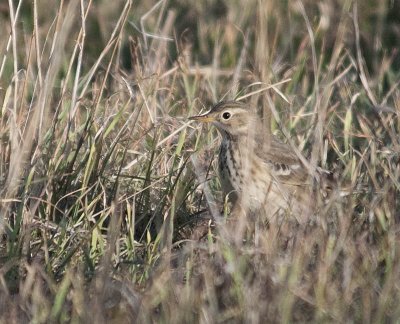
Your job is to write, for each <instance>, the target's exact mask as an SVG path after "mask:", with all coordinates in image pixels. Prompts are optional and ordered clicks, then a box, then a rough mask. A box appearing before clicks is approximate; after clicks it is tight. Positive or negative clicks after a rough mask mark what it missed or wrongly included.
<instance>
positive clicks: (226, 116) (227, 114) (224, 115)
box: [222, 111, 232, 120]
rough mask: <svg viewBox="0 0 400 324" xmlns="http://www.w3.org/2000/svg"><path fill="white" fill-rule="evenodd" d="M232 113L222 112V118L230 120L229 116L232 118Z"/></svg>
mask: <svg viewBox="0 0 400 324" xmlns="http://www.w3.org/2000/svg"><path fill="white" fill-rule="evenodd" d="M231 116H232V115H231V113H230V112H227V111H225V112H224V113H223V114H222V118H223V119H225V120H228V119H229V118H231Z"/></svg>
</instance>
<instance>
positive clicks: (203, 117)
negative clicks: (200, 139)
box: [189, 113, 215, 123]
mask: <svg viewBox="0 0 400 324" xmlns="http://www.w3.org/2000/svg"><path fill="white" fill-rule="evenodd" d="M189 120H195V121H199V122H202V123H212V122H213V121H215V118H214V117H213V116H210V115H209V114H208V113H205V114H203V115H198V116H192V117H189Z"/></svg>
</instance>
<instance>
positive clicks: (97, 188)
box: [0, 0, 400, 323]
mask: <svg viewBox="0 0 400 324" xmlns="http://www.w3.org/2000/svg"><path fill="white" fill-rule="evenodd" d="M57 5H58V7H50V6H49V4H48V3H46V2H44V1H33V2H23V1H19V2H15V1H9V2H8V6H7V5H5V4H4V5H1V6H0V15H1V17H0V27H1V30H3V37H2V38H1V40H0V53H1V55H0V106H1V111H0V139H1V141H0V192H1V197H0V231H1V241H0V318H1V320H2V321H3V322H5V321H7V322H9V321H13V322H27V321H29V322H35V323H47V322H49V321H53V322H92V321H96V322H115V323H119V322H123V321H131V322H134V321H137V322H139V321H140V322H159V321H160V322H173V323H178V322H228V321H229V322H252V323H258V322H266V321H268V322H275V321H279V322H295V321H301V322H305V321H315V322H366V323H368V322H391V321H396V320H398V319H399V318H400V307H399V305H400V303H399V301H400V298H399V293H400V287H399V279H400V269H399V266H400V264H399V260H400V255H399V247H400V246H399V237H398V231H399V219H400V213H399V208H400V206H399V199H398V195H399V186H400V185H399V172H400V170H399V147H400V146H399V135H398V133H399V118H398V116H399V110H400V107H399V102H400V101H399V98H400V97H399V95H400V92H399V90H398V83H399V70H398V69H399V64H398V62H399V54H398V45H399V36H398V33H397V34H396V31H398V27H399V23H400V22H399V18H398V17H397V16H396V15H393V14H392V12H393V11H395V10H396V8H398V7H399V4H398V2H397V1H387V2H379V3H376V4H375V3H373V2H370V3H364V2H363V3H358V4H357V3H355V2H353V1H345V0H343V1H339V0H338V1H333V2H332V1H320V2H319V3H318V4H315V3H314V2H313V1H302V2H301V1H295V2H282V1H275V0H258V1H255V0H254V1H253V0H249V1H229V2H228V1H220V0H207V1H203V2H195V3H191V4H189V3H188V2H186V1H180V0H175V1H172V0H171V1H158V2H156V1H142V2H132V1H113V2H112V4H111V2H108V1H78V0H71V1H60V2H59V3H57ZM282 81H284V82H282ZM271 85H272V86H271ZM266 88H269V90H265V89H266ZM238 97H246V99H244V100H247V101H248V102H250V103H252V104H255V105H257V106H258V107H260V113H261V114H262V115H263V116H264V120H265V121H266V122H265V131H266V132H273V133H274V134H276V135H277V136H279V137H281V138H282V139H283V140H284V141H286V142H289V143H290V144H291V145H292V146H293V147H294V148H295V149H298V151H299V152H301V154H302V155H303V156H306V157H307V159H306V161H309V163H310V165H311V167H314V168H315V167H316V166H317V165H318V166H322V167H324V168H328V169H332V170H334V171H335V172H336V173H337V175H338V179H339V183H341V184H344V183H346V184H350V188H352V190H353V193H352V194H351V195H350V196H349V197H346V198H343V197H336V198H335V199H333V200H332V202H331V203H330V204H328V205H325V206H322V207H321V208H320V210H319V213H318V217H317V220H316V222H315V224H313V225H312V226H311V225H310V226H307V227H295V228H293V226H291V222H290V221H288V222H287V223H286V222H283V223H282V224H270V226H269V227H268V228H264V227H258V226H255V227H254V226H252V227H253V229H254V228H255V229H254V231H253V232H251V233H248V236H247V240H246V241H244V242H243V243H241V244H233V243H232V241H233V237H234V236H235V235H236V233H235V232H232V231H231V230H230V225H229V223H230V218H229V215H228V214H229V213H228V211H225V212H222V213H221V211H222V210H223V198H224V197H222V195H221V192H220V185H219V182H218V179H217V177H216V173H215V166H214V165H215V164H214V162H213V160H214V156H215V154H214V153H215V151H216V147H217V146H218V143H219V138H218V135H217V133H216V132H215V130H214V129H212V128H207V127H201V126H199V125H194V124H191V123H190V122H188V120H187V117H188V116H190V115H193V114H195V113H198V112H199V111H203V110H205V109H208V107H209V106H210V104H212V103H215V102H217V101H219V100H221V99H224V98H225V99H226V98H230V99H231V98H238ZM260 216H262V215H260ZM236 241H237V240H236ZM239 241H241V240H239Z"/></svg>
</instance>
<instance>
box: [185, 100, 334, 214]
mask: <svg viewBox="0 0 400 324" xmlns="http://www.w3.org/2000/svg"><path fill="white" fill-rule="evenodd" d="M191 119H192V120H196V121H200V122H211V123H212V124H213V125H214V126H215V127H216V128H217V129H218V131H219V132H220V133H221V135H222V142H221V147H220V152H219V162H218V170H219V177H220V180H221V185H222V188H223V190H224V193H225V194H227V195H231V196H232V198H233V199H232V200H233V202H234V203H235V205H236V208H237V205H238V204H239V206H240V207H241V208H242V210H244V211H245V212H259V211H262V212H264V213H265V214H266V215H267V216H268V217H269V218H271V217H274V216H277V215H278V214H279V215H281V214H282V213H285V214H291V215H294V216H295V217H296V218H299V219H301V218H303V219H304V216H307V215H311V214H312V213H313V212H314V210H315V205H316V204H315V194H316V192H317V190H316V188H317V187H318V188H319V189H322V191H326V190H329V188H330V186H331V180H332V179H331V174H330V172H328V171H325V170H323V169H321V168H317V169H316V171H315V172H314V174H313V175H311V174H310V172H309V169H308V168H307V167H305V166H304V165H303V163H302V162H301V160H300V159H299V157H298V156H297V154H296V153H295V152H294V151H293V150H292V148H291V147H290V146H289V145H287V144H284V143H282V142H281V141H279V140H278V139H277V138H276V137H275V136H272V135H271V136H270V137H267V141H265V138H266V136H265V135H264V134H263V131H264V130H263V122H262V120H261V118H260V117H259V116H258V114H257V113H256V111H255V110H254V109H253V108H251V107H250V106H248V105H247V104H245V103H241V102H236V101H229V102H221V103H219V104H217V105H215V106H214V107H213V108H212V109H211V110H210V111H208V112H207V113H205V114H203V115H199V116H194V117H191ZM319 191H320V190H318V192H319ZM323 196H326V192H324V193H323Z"/></svg>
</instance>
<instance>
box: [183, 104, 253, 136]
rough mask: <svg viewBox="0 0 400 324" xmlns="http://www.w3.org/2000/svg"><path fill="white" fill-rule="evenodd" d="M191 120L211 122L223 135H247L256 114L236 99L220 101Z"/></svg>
mask: <svg viewBox="0 0 400 324" xmlns="http://www.w3.org/2000/svg"><path fill="white" fill-rule="evenodd" d="M189 119H191V120H196V121H200V122H203V123H212V124H213V125H214V126H215V127H217V129H218V130H219V131H220V132H221V133H222V134H223V135H224V134H228V135H230V136H235V137H236V136H247V134H248V132H249V129H250V127H253V125H254V126H255V122H256V120H257V114H256V113H255V112H254V111H253V110H252V109H251V107H250V106H248V105H246V104H245V103H241V102H238V101H226V102H220V103H218V104H216V105H215V106H214V107H212V108H211V109H210V110H209V111H208V112H206V113H205V114H202V115H198V116H193V117H190V118H189Z"/></svg>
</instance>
